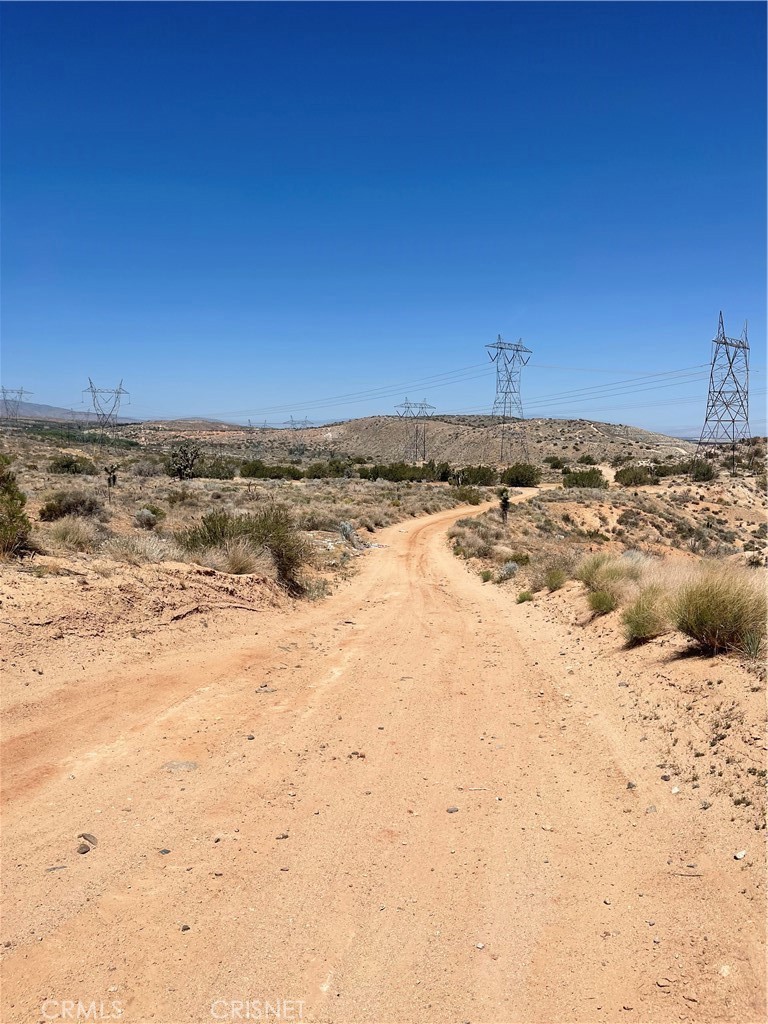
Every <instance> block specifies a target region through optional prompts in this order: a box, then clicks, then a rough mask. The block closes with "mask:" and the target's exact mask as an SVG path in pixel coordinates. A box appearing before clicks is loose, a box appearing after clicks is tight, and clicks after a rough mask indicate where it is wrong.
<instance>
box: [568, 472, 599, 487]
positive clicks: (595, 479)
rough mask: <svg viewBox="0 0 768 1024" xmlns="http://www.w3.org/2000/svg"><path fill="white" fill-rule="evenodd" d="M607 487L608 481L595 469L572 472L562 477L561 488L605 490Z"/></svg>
mask: <svg viewBox="0 0 768 1024" xmlns="http://www.w3.org/2000/svg"><path fill="white" fill-rule="evenodd" d="M607 486H608V481H607V480H606V479H605V477H604V476H603V474H602V472H601V471H600V470H599V469H597V468H595V469H582V470H574V471H571V472H569V473H565V474H564V475H563V487H598V488H605V487H607Z"/></svg>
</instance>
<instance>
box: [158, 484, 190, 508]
mask: <svg viewBox="0 0 768 1024" xmlns="http://www.w3.org/2000/svg"><path fill="white" fill-rule="evenodd" d="M165 500H166V501H167V502H168V504H169V505H170V506H171V508H173V507H174V505H196V504H197V495H196V494H195V492H194V491H193V490H191V488H189V487H179V488H178V490H175V491H168V493H167V494H166V496H165Z"/></svg>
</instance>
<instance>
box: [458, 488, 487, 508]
mask: <svg viewBox="0 0 768 1024" xmlns="http://www.w3.org/2000/svg"><path fill="white" fill-rule="evenodd" d="M453 496H454V497H455V499H456V501H457V502H459V503H460V504H462V505H479V504H480V502H481V501H482V500H483V496H482V494H481V493H480V491H478V489H477V488H476V487H467V486H462V487H456V488H455V489H454V491H453Z"/></svg>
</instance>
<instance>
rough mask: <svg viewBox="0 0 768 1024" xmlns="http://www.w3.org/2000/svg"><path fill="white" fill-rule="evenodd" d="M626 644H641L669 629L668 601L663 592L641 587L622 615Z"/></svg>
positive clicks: (660, 588) (658, 588)
mask: <svg viewBox="0 0 768 1024" xmlns="http://www.w3.org/2000/svg"><path fill="white" fill-rule="evenodd" d="M621 619H622V622H623V623H624V636H625V637H626V639H627V643H628V644H642V643H645V642H646V641H648V640H653V638H654V637H657V636H661V634H662V633H666V632H667V630H668V629H669V599H668V595H667V593H666V592H665V590H664V589H663V588H662V587H660V586H657V585H656V584H651V585H650V586H647V587H643V589H642V590H641V591H640V593H639V594H638V595H637V597H636V598H635V599H634V601H632V603H631V604H629V605H628V606H627V607H626V608H625V609H624V612H623V614H622V617H621Z"/></svg>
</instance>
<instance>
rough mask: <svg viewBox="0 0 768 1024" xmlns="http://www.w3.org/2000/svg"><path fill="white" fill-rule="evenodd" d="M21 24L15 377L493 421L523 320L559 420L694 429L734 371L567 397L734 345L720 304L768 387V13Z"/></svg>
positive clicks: (288, 11)
mask: <svg viewBox="0 0 768 1024" xmlns="http://www.w3.org/2000/svg"><path fill="white" fill-rule="evenodd" d="M2 18H3V23H4V52H3V55H2V57H3V61H2V63H3V101H2V106H3V118H2V120H3V174H2V179H3V180H2V185H3V215H4V244H3V253H2V255H3V268H2V269H3V284H2V287H3V306H4V317H3V335H4V346H3V380H4V383H6V384H7V385H8V386H11V387H19V386H24V387H25V388H27V389H30V390H32V391H33V392H34V393H35V396H34V400H35V401H40V402H48V403H51V404H55V405H64V406H67V407H69V406H71V405H73V404H75V403H77V402H78V401H79V400H80V398H81V389H82V388H83V387H85V386H86V385H87V377H88V375H91V376H92V377H93V378H94V380H95V382H96V383H97V384H99V385H101V386H112V385H114V384H116V383H117V381H118V380H119V379H120V378H121V377H122V378H123V380H124V382H125V386H126V387H127V388H128V389H129V391H130V392H131V395H132V406H131V410H132V411H133V412H134V413H135V414H136V415H137V416H146V415H165V416H170V415H184V414H202V415H218V416H222V417H224V418H232V419H241V420H242V419H244V418H246V417H247V416H249V415H251V416H253V417H254V419H262V420H263V419H264V418H265V417H266V418H268V419H270V420H271V421H274V422H277V421H281V420H284V419H287V418H288V415H289V414H290V413H293V414H294V415H295V416H297V417H303V416H305V415H307V416H309V417H310V419H317V420H320V419H326V418H333V417H345V416H352V415H364V414H367V413H372V412H389V411H391V409H392V406H393V405H394V404H395V403H396V402H397V401H400V400H402V398H403V397H404V396H405V395H406V394H408V396H409V397H410V398H412V399H422V398H424V397H426V398H427V399H428V400H429V401H430V402H431V403H432V404H434V405H435V406H437V407H438V408H439V409H440V410H443V411H453V410H469V409H471V410H478V411H480V410H482V409H490V406H491V404H492V401H493V378H492V376H490V375H489V374H488V373H487V369H486V366H485V365H484V361H487V356H486V353H485V350H484V347H483V346H484V345H485V344H487V343H489V342H492V341H493V340H494V339H495V337H496V335H497V334H498V333H499V332H501V333H502V334H503V336H504V337H505V338H507V339H508V340H516V339H517V338H518V337H520V336H521V337H522V338H523V339H524V341H525V342H526V343H527V344H528V345H529V347H530V348H531V349H533V352H534V355H533V358H532V360H531V364H530V366H529V367H528V369H527V370H526V371H525V376H524V385H523V391H524V401H525V405H526V408H527V410H528V411H529V412H530V414H531V415H534V414H538V415H542V414H548V415H549V414H551V415H569V414H573V415H581V416H594V417H596V418H602V419H608V420H613V421H617V422H634V423H639V424H641V425H645V426H650V427H659V428H664V429H667V430H670V431H689V432H693V431H695V430H696V429H697V428H698V426H699V425H700V420H701V417H702V415H703V410H704V400H705V395H706V381H705V380H701V379H695V380H687V378H683V379H684V380H685V383H683V384H682V385H679V384H677V383H675V385H674V386H672V387H665V388H658V387H654V388H653V390H644V389H645V388H646V387H647V386H648V385H646V384H643V385H641V384H638V385H637V387H636V388H632V389H631V391H630V393H628V394H627V393H622V392H621V390H620V389H619V390H618V391H617V392H616V393H615V394H613V395H611V396H605V395H603V396H597V395H595V394H594V393H592V394H590V393H587V392H585V393H584V394H582V395H579V396H573V395H571V396H568V395H565V396H563V397H561V398H551V397H549V396H555V395H561V394H562V393H564V392H568V391H571V390H574V389H577V388H594V387H596V386H598V385H605V384H608V383H611V382H613V381H619V380H624V379H628V378H631V377H633V376H634V375H636V374H641V373H647V374H650V373H661V372H663V371H671V370H677V369H679V368H685V367H691V366H697V365H700V364H704V363H706V362H707V361H708V359H709V355H710V346H709V342H710V340H711V338H712V337H713V335H714V333H715V329H716V326H717V315H718V310H719V309H720V308H722V309H723V310H724V311H725V315H726V328H727V329H728V333H730V334H738V333H739V332H740V331H741V327H742V323H743V321H744V319H745V318H749V321H750V334H751V340H752V344H753V366H754V368H755V371H756V372H755V374H754V387H755V392H758V391H764V387H765V385H764V382H765V356H764V338H765V326H766V325H765V311H766V309H765V277H766V261H765V212H766V211H765V187H766V181H765V165H766V131H765V122H766V110H765V81H766V43H765V40H766V23H765V22H766V8H765V6H764V5H763V4H759V3H681V4H677V3H639V4H635V3H617V4H612V3H596V4H581V3H567V4H559V3H539V4H526V3H509V4H501V3H500V4H483V3H468V4H462V3H452V4H441V3H424V4H418V3H414V4H411V3H400V4H389V3H379V4H367V3H365V4H356V3H339V4H325V3H310V4H303V3H287V4H269V3H258V4H257V3H254V4H245V3H242V4H240V3H238V4H228V3H209V4H206V3H194V4H186V3H171V4H164V3H137V4H130V3H128V4H126V3H85V4H79V3H60V4H59V3H55V4H47V3H12V4H8V3H6V4H4V5H3V11H2ZM463 367H477V368H476V369H473V370H471V371H468V372H467V373H466V374H464V375H463V377H464V378H466V379H461V380H454V382H453V383H451V384H450V386H441V387H432V388H429V389H427V387H426V384H428V383H430V382H426V381H425V382H424V384H415V383H413V382H415V381H418V380H421V379H422V378H426V377H431V376H433V375H437V374H443V373H448V372H449V371H453V370H455V369H457V368H463ZM563 368H566V369H563ZM445 379H451V378H445ZM677 380H678V378H659V379H658V380H653V381H649V382H648V384H649V385H650V384H658V383H664V384H668V383H669V382H670V381H673V382H676V381H677ZM432 383H441V384H442V383H443V382H442V381H435V382H432ZM401 384H402V385H404V386H403V387H402V388H401V387H400V385H401ZM389 385H392V386H393V387H392V388H391V393H390V390H389V389H388V386H389ZM406 385H410V386H406ZM376 387H382V388H386V389H387V390H386V391H385V392H383V393H382V394H380V395H367V396H363V399H364V400H362V401H358V402H351V401H350V400H339V401H335V402H330V403H328V404H325V405H319V404H314V405H313V404H311V403H312V402H313V401H315V402H316V401H317V400H318V399H325V398H326V397H333V396H337V395H345V394H349V393H352V392H365V391H368V390H369V389H372V388H376ZM576 397H578V398H579V399H583V398H586V399H588V400H580V401H578V402H577V401H576V400H575V399H576ZM763 402H764V399H763V398H762V397H761V396H760V395H757V394H756V396H755V397H754V398H753V413H754V422H753V428H755V429H757V428H759V429H763V430H764V429H765V428H764V425H763V424H764V418H763V417H762V416H761V415H760V412H761V409H760V407H761V406H762V404H763ZM126 411H128V410H127V409H126Z"/></svg>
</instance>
